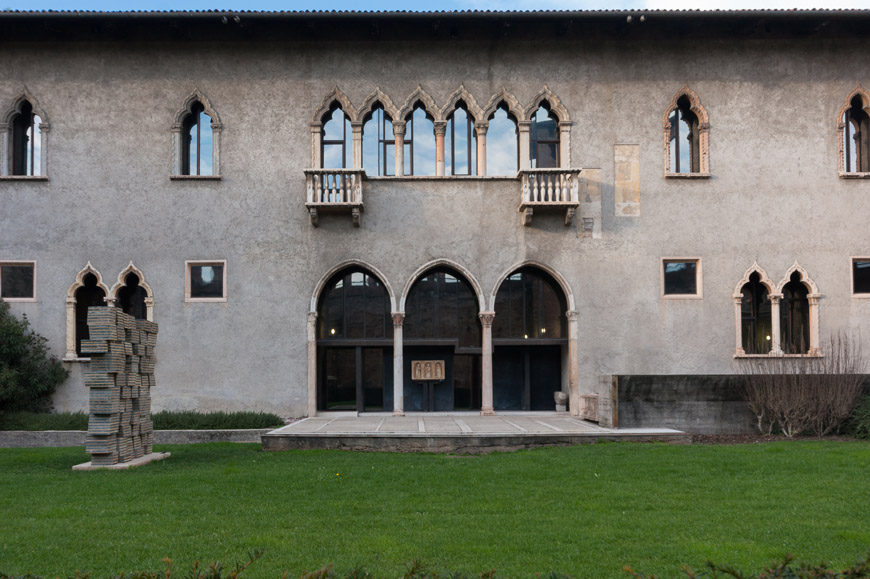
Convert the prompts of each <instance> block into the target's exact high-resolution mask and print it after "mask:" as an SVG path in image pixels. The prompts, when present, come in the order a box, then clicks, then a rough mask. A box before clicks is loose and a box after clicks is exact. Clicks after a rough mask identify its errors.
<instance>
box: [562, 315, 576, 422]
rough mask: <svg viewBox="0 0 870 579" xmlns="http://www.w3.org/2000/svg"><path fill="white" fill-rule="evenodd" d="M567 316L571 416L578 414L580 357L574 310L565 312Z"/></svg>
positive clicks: (569, 406)
mask: <svg viewBox="0 0 870 579" xmlns="http://www.w3.org/2000/svg"><path fill="white" fill-rule="evenodd" d="M565 317H567V318H568V408H569V409H570V410H571V415H572V416H580V359H579V349H578V347H577V326H578V324H577V318H578V314H577V311H576V310H568V311H567V312H565Z"/></svg>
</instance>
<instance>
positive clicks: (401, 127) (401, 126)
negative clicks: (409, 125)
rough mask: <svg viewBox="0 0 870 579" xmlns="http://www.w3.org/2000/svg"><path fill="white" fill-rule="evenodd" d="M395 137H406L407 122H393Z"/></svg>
mask: <svg viewBox="0 0 870 579" xmlns="http://www.w3.org/2000/svg"><path fill="white" fill-rule="evenodd" d="M393 135H395V136H396V137H399V136H401V137H404V136H405V121H393Z"/></svg>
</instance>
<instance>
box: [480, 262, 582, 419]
mask: <svg viewBox="0 0 870 579" xmlns="http://www.w3.org/2000/svg"><path fill="white" fill-rule="evenodd" d="M566 311H567V302H566V299H565V295H564V293H563V292H562V290H561V288H560V287H559V285H558V284H557V283H556V281H555V280H554V279H553V278H552V276H550V275H549V274H547V273H546V272H544V271H542V270H541V269H538V268H536V267H532V266H528V267H522V268H520V269H518V270H516V271H514V272H513V273H511V274H510V275H508V276H507V278H505V280H504V281H503V282H502V284H501V286H500V287H499V290H498V293H497V294H496V299H495V319H494V321H493V326H492V335H493V339H492V343H493V358H492V368H493V376H492V381H493V408H494V409H495V410H496V411H500V410H502V411H503V410H554V408H555V402H554V400H553V393H554V392H556V391H560V390H563V383H562V382H563V381H562V367H563V360H566V359H567V357H568V329H567V319H566V316H565V313H566Z"/></svg>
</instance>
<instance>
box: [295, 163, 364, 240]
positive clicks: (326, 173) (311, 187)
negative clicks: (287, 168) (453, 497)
mask: <svg viewBox="0 0 870 579" xmlns="http://www.w3.org/2000/svg"><path fill="white" fill-rule="evenodd" d="M364 178H365V171H363V170H362V169H305V185H306V196H305V208H306V209H308V215H309V217H310V218H311V224H312V225H314V226H315V227H317V223H318V219H319V215H320V214H321V213H349V214H350V215H351V218H352V219H353V225H354V227H359V223H360V214H361V213H362V211H363V190H362V182H363V179H364Z"/></svg>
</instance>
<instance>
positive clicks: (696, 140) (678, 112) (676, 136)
mask: <svg viewBox="0 0 870 579" xmlns="http://www.w3.org/2000/svg"><path fill="white" fill-rule="evenodd" d="M669 121H670V125H671V130H670V151H669V152H670V171H671V173H697V172H698V171H700V170H701V169H700V165H701V153H700V150H701V149H700V137H699V131H698V117H697V116H696V115H695V113H693V112H692V109H691V103H690V102H689V99H688V97H686V96H685V95H684V96H681V97H680V98H679V99H677V107H676V108H675V109H674V110H673V111H671V114H670V117H669Z"/></svg>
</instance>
